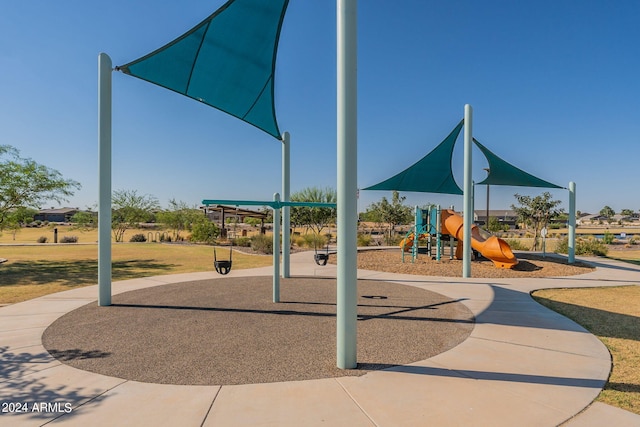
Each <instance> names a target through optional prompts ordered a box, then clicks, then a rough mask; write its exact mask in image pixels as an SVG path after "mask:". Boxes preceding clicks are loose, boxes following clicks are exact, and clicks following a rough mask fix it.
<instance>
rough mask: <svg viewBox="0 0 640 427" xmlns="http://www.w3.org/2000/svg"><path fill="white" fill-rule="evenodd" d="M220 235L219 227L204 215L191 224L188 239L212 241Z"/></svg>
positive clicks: (203, 241) (204, 241)
mask: <svg viewBox="0 0 640 427" xmlns="http://www.w3.org/2000/svg"><path fill="white" fill-rule="evenodd" d="M219 235H220V229H219V228H218V226H217V225H216V224H214V223H213V222H211V221H209V220H208V219H207V218H205V217H201V219H200V220H198V221H197V222H195V223H194V224H193V225H192V226H191V235H190V236H189V240H190V241H192V242H202V243H213V242H214V241H215V240H216V237H218V236H219Z"/></svg>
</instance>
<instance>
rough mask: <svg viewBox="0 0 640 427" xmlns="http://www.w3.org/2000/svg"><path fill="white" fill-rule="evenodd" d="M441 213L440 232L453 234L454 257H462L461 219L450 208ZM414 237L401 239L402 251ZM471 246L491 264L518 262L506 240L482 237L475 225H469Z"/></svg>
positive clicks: (409, 247)
mask: <svg viewBox="0 0 640 427" xmlns="http://www.w3.org/2000/svg"><path fill="white" fill-rule="evenodd" d="M441 215H442V216H441V221H442V226H441V231H440V232H441V233H442V234H448V235H450V236H453V237H454V238H455V239H457V240H458V245H457V247H456V259H462V241H463V240H462V239H463V230H464V227H463V219H462V217H461V216H460V215H458V214H457V213H455V212H454V211H452V210H450V209H446V210H443V211H442V213H441ZM426 237H428V234H420V235H419V236H418V238H419V239H422V238H426ZM414 238H415V236H414V233H411V234H409V235H408V236H407V237H406V238H404V239H402V241H401V242H400V247H401V248H402V249H403V250H404V251H409V250H411V246H412V245H413V241H414ZM471 247H472V248H473V249H475V250H476V251H478V252H480V253H481V254H482V256H484V257H485V258H487V259H490V260H491V261H493V264H494V265H495V266H496V267H498V268H513V267H514V266H515V265H517V264H518V259H517V258H516V257H515V255H514V254H513V252H512V251H511V247H510V246H509V244H508V243H507V242H505V241H504V240H502V239H500V238H498V237H496V236H490V237H488V238H484V237H483V236H482V235H481V234H480V229H479V228H478V226H477V225H473V226H472V227H471Z"/></svg>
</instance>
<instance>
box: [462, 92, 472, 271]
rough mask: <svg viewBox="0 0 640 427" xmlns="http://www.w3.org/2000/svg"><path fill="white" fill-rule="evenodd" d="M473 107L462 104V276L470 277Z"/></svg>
mask: <svg viewBox="0 0 640 427" xmlns="http://www.w3.org/2000/svg"><path fill="white" fill-rule="evenodd" d="M472 115H473V109H472V108H471V105H469V104H466V105H465V106H464V196H463V197H464V200H463V206H462V210H463V221H464V222H463V237H462V277H471V224H472V223H473V180H472V175H471V171H472V168H471V165H472V162H471V148H472V143H471V141H472V140H473V129H472V124H473V123H472V120H473V119H472Z"/></svg>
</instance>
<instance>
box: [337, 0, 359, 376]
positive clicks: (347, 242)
mask: <svg viewBox="0 0 640 427" xmlns="http://www.w3.org/2000/svg"><path fill="white" fill-rule="evenodd" d="M336 20H337V113H338V114H337V116H338V117H337V131H338V132H337V148H338V155H337V162H338V192H337V193H338V194H337V196H338V207H337V211H338V212H337V213H338V224H337V225H338V283H337V301H336V303H337V313H336V314H337V315H336V318H337V321H336V323H337V324H336V329H337V331H336V349H337V355H336V356H337V365H338V368H340V369H354V368H356V366H357V354H356V353H357V344H356V339H357V325H356V320H357V288H356V285H357V278H358V277H357V273H358V269H357V255H358V245H357V231H358V205H357V203H358V202H357V193H358V184H357V176H358V175H357V161H358V155H357V154H358V153H357V145H358V135H357V112H358V108H357V68H356V66H357V54H358V53H357V1H356V0H337V18H336Z"/></svg>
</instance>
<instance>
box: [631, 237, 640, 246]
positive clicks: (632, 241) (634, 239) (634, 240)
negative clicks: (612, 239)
mask: <svg viewBox="0 0 640 427" xmlns="http://www.w3.org/2000/svg"><path fill="white" fill-rule="evenodd" d="M629 244H630V245H637V244H638V238H637V237H632V238H630V239H629Z"/></svg>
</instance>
